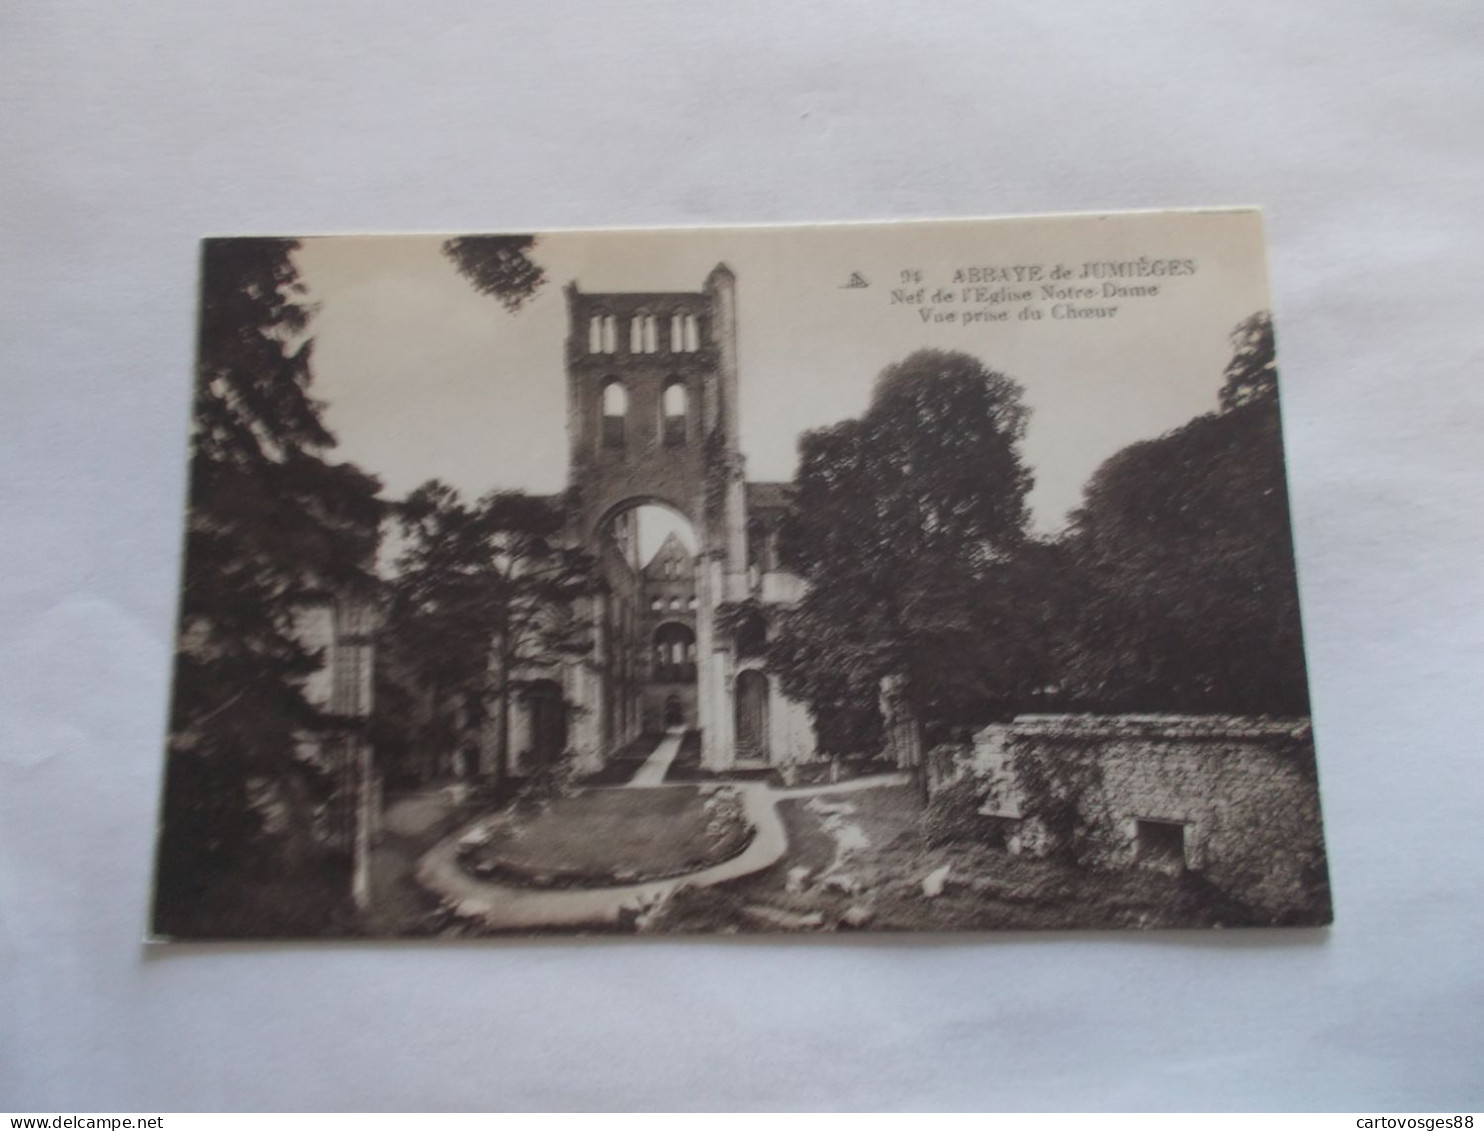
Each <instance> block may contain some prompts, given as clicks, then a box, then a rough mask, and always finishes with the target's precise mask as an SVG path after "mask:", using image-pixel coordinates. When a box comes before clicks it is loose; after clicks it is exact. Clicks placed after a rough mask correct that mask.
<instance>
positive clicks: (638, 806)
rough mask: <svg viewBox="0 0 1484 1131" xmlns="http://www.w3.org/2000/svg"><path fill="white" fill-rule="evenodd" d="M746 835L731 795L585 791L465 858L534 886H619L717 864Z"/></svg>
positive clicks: (485, 871)
mask: <svg viewBox="0 0 1484 1131" xmlns="http://www.w3.org/2000/svg"><path fill="white" fill-rule="evenodd" d="M708 802H709V804H708ZM751 835H752V830H751V828H750V827H749V826H748V825H747V824H746V823H745V822H744V821H743V820H742V818H741V814H740V808H739V806H738V804H737V802H736V801H735V799H732V797H731V795H730V793H728V794H726V795H722V794H712V795H703V794H702V793H701V791H700V790H699V789H695V788H689V787H685V786H667V787H664V788H657V789H587V790H584V791H583V792H581V793H578V794H576V795H574V796H571V797H563V798H559V799H558V800H556V801H554V802H553V803H552V804H551V805H550V806H549V807H548V808H547V809H546V810H544V811H543V812H541V813H540V814H538V815H535V816H532V817H526V818H520V819H517V820H515V821H513V822H512V823H510V824H509V825H508V826H506V827H504V828H502V829H499V830H498V831H497V832H496V833H495V835H494V837H493V839H491V840H490V841H489V842H488V843H486V844H483V845H479V846H477V847H475V848H473V849H470V850H468V851H467V852H466V854H465V856H464V858H463V864H464V867H465V868H466V869H467V870H468V871H469V872H470V873H471V874H472V875H475V876H477V877H479V878H481V879H492V880H496V881H499V882H511V883H520V884H524V885H527V886H533V887H554V888H560V887H582V886H589V885H599V884H623V883H632V882H634V881H636V880H643V879H659V878H662V877H667V876H673V875H678V874H681V873H684V872H691V871H695V870H696V869H699V868H704V867H707V866H709V865H711V864H716V863H720V862H721V861H722V860H726V859H729V858H730V857H732V856H735V855H736V854H737V853H739V852H741V851H742V849H743V848H745V847H746V846H747V842H748V840H749V839H750V838H751Z"/></svg>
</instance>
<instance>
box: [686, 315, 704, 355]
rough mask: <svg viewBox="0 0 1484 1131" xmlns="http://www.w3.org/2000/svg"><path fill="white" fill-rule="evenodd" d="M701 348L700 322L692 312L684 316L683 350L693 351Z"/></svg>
mask: <svg viewBox="0 0 1484 1131" xmlns="http://www.w3.org/2000/svg"><path fill="white" fill-rule="evenodd" d="M700 348H701V324H700V323H699V322H697V321H696V316H695V315H694V314H687V315H686V316H685V352H686V353H695V352H696V350H698V349H700Z"/></svg>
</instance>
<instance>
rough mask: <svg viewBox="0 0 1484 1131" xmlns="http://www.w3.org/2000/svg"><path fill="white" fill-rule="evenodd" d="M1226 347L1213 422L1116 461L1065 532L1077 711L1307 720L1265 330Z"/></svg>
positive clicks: (1134, 448) (1261, 321)
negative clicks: (1073, 569)
mask: <svg viewBox="0 0 1484 1131" xmlns="http://www.w3.org/2000/svg"><path fill="white" fill-rule="evenodd" d="M1233 341H1234V343H1235V345H1236V347H1237V349H1236V355H1235V356H1234V358H1233V360H1232V363H1231V364H1230V365H1229V366H1228V367H1227V370H1226V377H1227V380H1226V384H1225V386H1224V388H1223V389H1222V394H1221V403H1222V406H1223V408H1222V411H1220V412H1218V413H1212V414H1207V415H1204V416H1199V417H1197V418H1196V419H1194V420H1192V421H1191V422H1190V423H1188V424H1186V425H1184V426H1183V427H1181V428H1177V429H1176V430H1174V431H1173V432H1170V433H1168V434H1167V435H1164V436H1161V437H1159V438H1158V439H1155V440H1149V441H1145V442H1143V443H1138V444H1134V445H1131V446H1130V447H1128V448H1125V449H1124V450H1123V451H1121V452H1119V453H1117V454H1116V455H1114V456H1113V457H1112V458H1111V459H1109V460H1108V461H1107V462H1106V463H1104V464H1103V466H1102V467H1100V468H1099V469H1098V471H1097V472H1096V473H1095V474H1094V475H1093V477H1092V479H1091V481H1090V482H1089V483H1088V485H1087V489H1086V496H1085V501H1084V503H1083V505H1082V507H1081V509H1080V510H1079V511H1077V512H1076V514H1075V515H1074V517H1073V523H1072V528H1071V533H1070V536H1069V538H1068V541H1067V546H1066V549H1067V551H1068V552H1069V553H1070V554H1071V555H1072V557H1073V559H1074V560H1075V562H1076V564H1077V577H1076V579H1075V582H1074V584H1073V588H1072V590H1071V591H1070V592H1069V593H1068V594H1067V595H1066V597H1065V599H1066V600H1067V602H1068V603H1069V604H1071V605H1072V606H1074V607H1075V608H1076V609H1077V610H1078V617H1077V628H1076V630H1075V632H1074V635H1073V638H1072V641H1071V646H1070V647H1069V649H1068V651H1067V667H1066V674H1067V677H1068V678H1067V683H1068V685H1069V688H1070V689H1071V690H1072V691H1073V693H1074V694H1075V695H1077V696H1078V697H1080V698H1081V699H1082V700H1083V701H1084V702H1087V703H1089V704H1095V705H1098V706H1100V707H1103V708H1106V709H1119V710H1125V709H1128V710H1188V711H1233V712H1242V713H1252V714H1273V715H1302V714H1306V713H1307V712H1308V709H1309V707H1308V692H1307V683H1306V679H1305V674H1304V658H1303V643H1302V637H1301V631H1300V625H1299V609H1298V586H1297V581H1296V578H1295V573H1294V564H1293V547H1292V542H1291V537H1290V533H1289V512H1288V492H1287V485H1286V482H1285V478H1284V470H1283V447H1282V436H1281V430H1280V424H1279V418H1278V402H1277V396H1276V389H1277V375H1276V369H1275V366H1274V359H1273V354H1272V345H1273V338H1272V331H1271V326H1270V324H1269V323H1268V320H1267V316H1266V315H1256V316H1254V317H1253V318H1250V319H1248V320H1247V321H1246V322H1244V323H1243V324H1242V325H1241V327H1239V328H1238V331H1237V333H1236V334H1235V335H1234V336H1233Z"/></svg>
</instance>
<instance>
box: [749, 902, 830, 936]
mask: <svg viewBox="0 0 1484 1131" xmlns="http://www.w3.org/2000/svg"><path fill="white" fill-rule="evenodd" d="M742 912H743V914H744V915H747V916H748V917H749V918H751V919H756V920H758V921H759V922H761V923H766V924H767V925H768V926H770V927H778V928H780V929H782V930H785V931H817V930H818V929H819V928H820V927H822V926H824V916H823V915H821V914H820V913H819V912H818V911H811V912H809V913H808V914H807V915H801V914H799V913H798V912H796V911H784V910H782V909H780V908H777V907H769V906H767V905H766V904H762V903H749V904H747V905H746V906H745V907H743V908H742Z"/></svg>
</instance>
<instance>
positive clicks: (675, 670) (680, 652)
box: [653, 621, 696, 683]
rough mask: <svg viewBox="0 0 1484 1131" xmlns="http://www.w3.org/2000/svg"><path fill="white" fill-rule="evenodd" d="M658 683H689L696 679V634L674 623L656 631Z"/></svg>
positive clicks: (655, 645)
mask: <svg viewBox="0 0 1484 1131" xmlns="http://www.w3.org/2000/svg"><path fill="white" fill-rule="evenodd" d="M653 643H654V649H653V654H654V662H655V667H654V679H655V682H656V683H689V682H691V681H692V680H694V679H695V678H696V634H695V633H694V632H692V631H691V630H690V629H689V628H687V627H686V626H685V625H683V624H676V623H675V622H674V621H671V622H669V623H668V624H662V625H660V626H659V628H657V629H655V630H654V641H653Z"/></svg>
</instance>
